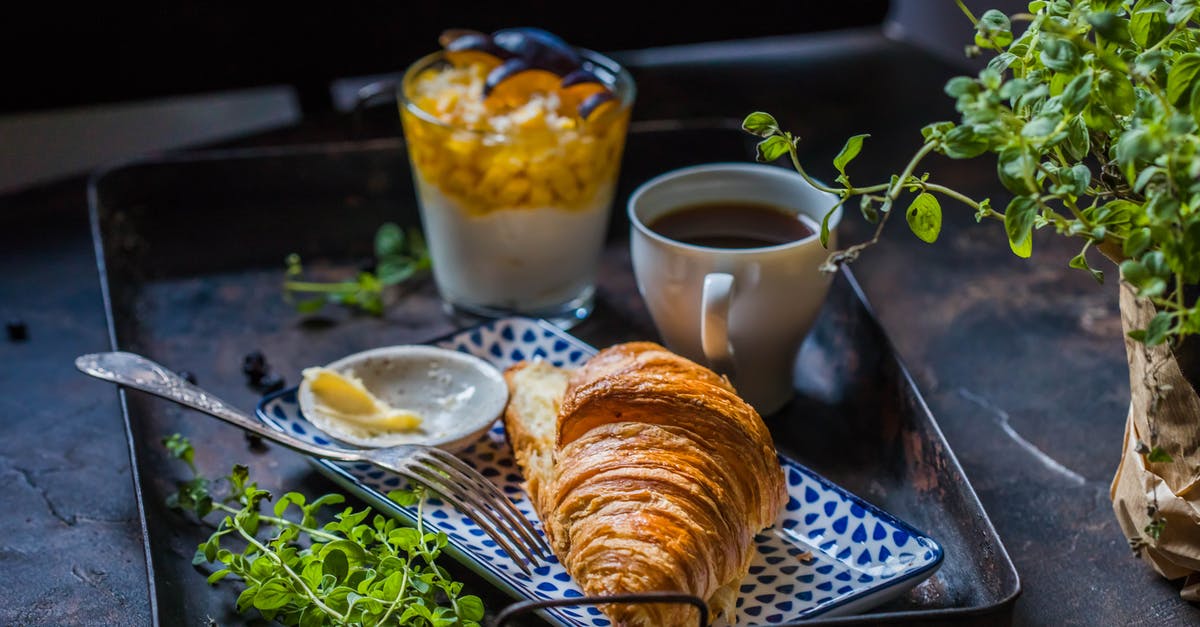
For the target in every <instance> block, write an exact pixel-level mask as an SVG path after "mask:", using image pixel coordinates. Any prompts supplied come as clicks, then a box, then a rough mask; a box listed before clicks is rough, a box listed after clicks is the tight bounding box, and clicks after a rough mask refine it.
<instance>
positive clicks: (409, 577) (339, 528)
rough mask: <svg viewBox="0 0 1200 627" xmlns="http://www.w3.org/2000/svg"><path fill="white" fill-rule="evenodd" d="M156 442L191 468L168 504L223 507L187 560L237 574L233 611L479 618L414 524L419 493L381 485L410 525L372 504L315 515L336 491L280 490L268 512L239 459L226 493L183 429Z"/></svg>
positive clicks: (447, 625)
mask: <svg viewBox="0 0 1200 627" xmlns="http://www.w3.org/2000/svg"><path fill="white" fill-rule="evenodd" d="M163 444H164V445H165V446H166V447H167V450H168V452H170V454H171V455H172V456H173V457H176V458H178V459H181V460H183V461H184V462H185V463H187V465H188V467H189V469H191V471H192V478H191V479H190V480H188V481H183V482H180V483H179V485H178V488H179V489H178V492H177V493H176V494H174V495H173V496H171V497H170V498H169V499H168V505H170V506H171V507H173V508H177V509H181V510H186V511H190V512H193V513H194V514H195V515H196V516H197V517H198V518H200V519H203V518H205V517H206V516H208V515H210V514H211V513H212V512H220V513H222V514H223V515H224V516H223V517H222V518H221V520H220V523H219V524H218V525H217V529H216V531H215V532H214V533H213V534H212V536H210V537H209V538H208V540H206V541H205V542H202V543H201V544H200V545H199V547H197V549H196V555H195V557H194V558H193V560H192V563H193V564H196V565H200V564H205V563H209V564H217V565H218V566H220V568H219V569H217V570H215V571H214V572H213V573H212V574H211V575H209V576H208V582H209V583H210V584H216V583H217V582H218V581H221V580H222V579H226V578H230V577H232V578H237V579H240V580H241V582H242V583H243V584H244V586H245V587H244V588H243V589H242V591H241V593H240V594H239V595H238V597H237V609H238V611H239V612H247V611H250V610H251V609H252V608H253V609H257V610H258V611H259V613H261V614H262V616H263V617H264V618H266V619H267V620H275V621H278V622H280V623H282V624H284V625H300V626H302V627H317V626H321V625H401V626H412V627H452V626H461V627H477V626H478V625H479V622H480V621H481V620H483V616H484V609H483V602H482V601H481V600H480V599H479V597H477V596H473V595H466V594H462V590H463V584H462V583H460V582H457V581H454V579H453V578H452V577H451V576H450V574H449V573H447V572H446V570H445V569H443V568H442V567H441V566H439V565H438V564H437V560H438V558H439V556H440V555H441V552H442V549H443V548H445V546H446V543H447V537H446V535H445V534H444V533H441V532H433V531H427V530H426V529H425V528H424V526H423V524H422V523H421V520H422V517H421V504H422V503H423V500H422V499H421V496H420V495H419V494H417V493H414V492H410V491H406V490H396V491H393V492H390V493H389V494H388V498H391V499H393V500H395V501H397V502H398V503H400V504H402V505H412V504H414V503H416V504H417V511H418V515H417V526H416V528H412V527H402V526H399V525H398V524H397V522H396V520H395V519H393V518H388V517H385V516H383V515H380V514H375V515H374V516H373V517H371V513H372V510H371V509H370V508H366V509H362V510H359V511H355V510H354V509H353V508H350V507H347V508H345V509H344V510H342V511H341V512H339V513H337V514H335V515H334V516H333V517H332V520H330V521H328V522H326V523H324V524H321V523H320V522H319V520H320V519H322V518H323V516H322V514H323V512H322V509H323V508H325V507H327V506H332V505H338V504H341V503H343V502H344V501H345V497H344V496H342V495H340V494H326V495H324V496H322V497H320V498H317V499H315V500H313V501H311V502H309V501H308V500H307V499H306V498H305V496H304V495H303V494H300V493H298V492H288V493H287V494H284V495H283V497H282V498H280V499H279V501H278V502H276V503H275V505H274V507H273V508H271V510H270V512H271V513H270V514H268V513H263V511H262V505H263V504H264V503H266V502H268V501H270V500H271V494H270V493H269V492H267V491H266V490H263V489H260V488H259V487H258V485H257V484H256V483H254V482H252V481H250V477H249V472H248V470H247V469H246V467H245V466H242V465H236V466H234V467H233V470H232V472H230V474H229V475H228V476H227V477H225V479H224V482H223V483H224V484H226V487H227V493H226V494H225V495H224V496H219V495H215V494H214V493H213V492H212V491H211V488H212V486H213V484H214V482H212V481H210V480H209V479H207V478H205V477H204V476H202V475H200V474H199V473H198V472H197V471H196V467H195V464H194V460H193V457H194V452H193V449H192V446H191V443H190V442H188V440H187V439H186V438H184V437H182V436H180V435H179V434H175V435H172V436H170V437H167V438H164V439H163ZM289 513H290V515H291V517H290V518H289V517H288V514H289ZM272 514H273V515H272ZM368 517H371V520H370V522H367V519H368ZM324 518H328V517H327V516H326V517H324Z"/></svg>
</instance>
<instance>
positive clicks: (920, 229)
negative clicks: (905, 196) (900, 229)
mask: <svg viewBox="0 0 1200 627" xmlns="http://www.w3.org/2000/svg"><path fill="white" fill-rule="evenodd" d="M905 218H907V219H908V228H910V229H912V232H913V234H914V235H916V236H917V237H918V238H920V239H921V241H923V242H925V243H927V244H932V243H934V242H936V241H937V238H938V234H939V233H941V231H942V205H941V203H939V202H938V199H937V197H936V196H934V195H933V194H929V193H921V194H920V195H918V196H917V197H916V198H914V199H913V201H912V204H910V205H909V206H908V211H907V212H905Z"/></svg>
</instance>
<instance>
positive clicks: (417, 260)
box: [283, 222, 431, 316]
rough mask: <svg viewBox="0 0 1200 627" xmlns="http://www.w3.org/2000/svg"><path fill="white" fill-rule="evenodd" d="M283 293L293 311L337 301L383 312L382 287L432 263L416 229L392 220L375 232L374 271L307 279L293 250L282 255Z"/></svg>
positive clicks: (317, 308)
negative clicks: (325, 279) (348, 276)
mask: <svg viewBox="0 0 1200 627" xmlns="http://www.w3.org/2000/svg"><path fill="white" fill-rule="evenodd" d="M285 264H286V266H287V267H286V270H285V276H284V281H283V292H284V297H285V298H286V299H287V300H288V301H289V302H291V303H292V304H293V305H294V306H295V308H296V311H297V312H299V313H302V314H313V313H317V312H318V311H320V310H321V309H322V308H324V307H325V305H328V304H337V305H344V306H347V307H351V308H357V309H359V310H362V311H365V312H367V313H370V314H373V315H376V316H379V315H382V314H383V308H384V301H383V293H384V289H385V288H387V287H390V286H393V285H399V284H400V283H403V282H405V281H407V280H409V279H411V278H413V277H415V276H417V275H419V274H420V273H422V272H424V271H426V270H428V269H429V268H430V265H431V261H430V258H429V249H428V247H427V246H426V245H425V238H424V237H422V236H421V231H420V230H419V229H415V228H414V229H409V230H408V231H407V232H405V231H404V230H403V229H401V228H400V227H399V226H398V225H396V224H393V223H391V222H388V223H385V224H384V225H382V226H380V227H379V230H378V231H377V232H376V233H375V263H374V271H373V272H368V271H365V270H364V271H360V272H359V273H358V274H357V275H356V276H355V278H354V279H353V280H345V281H331V282H322V281H306V280H304V265H303V263H302V262H301V259H300V255H298V254H296V253H292V254H290V255H288V256H287V259H285Z"/></svg>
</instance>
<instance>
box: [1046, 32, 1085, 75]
mask: <svg viewBox="0 0 1200 627" xmlns="http://www.w3.org/2000/svg"><path fill="white" fill-rule="evenodd" d="M1039 58H1040V59H1041V61H1042V64H1044V65H1045V66H1046V67H1047V68H1049V69H1051V70H1054V71H1055V72H1068V73H1070V72H1075V71H1076V70H1077V68H1078V65H1079V49H1078V48H1076V47H1075V44H1074V43H1071V40H1069V39H1065V38H1062V37H1054V36H1047V37H1046V38H1045V39H1044V40H1043V41H1042V52H1041V54H1040V57H1039Z"/></svg>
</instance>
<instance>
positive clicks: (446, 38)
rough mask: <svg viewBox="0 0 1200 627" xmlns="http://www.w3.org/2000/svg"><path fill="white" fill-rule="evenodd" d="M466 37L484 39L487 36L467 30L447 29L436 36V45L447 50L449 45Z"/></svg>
mask: <svg viewBox="0 0 1200 627" xmlns="http://www.w3.org/2000/svg"><path fill="white" fill-rule="evenodd" d="M467 35H482V36H484V37H487V36H488V35H487V33H481V32H479V31H477V30H471V29H469V28H447V29H446V30H444V31H442V34H441V35H438V45H439V46H441V47H443V48H449V47H450V44H452V43H454V42H455V41H456V40H457V39H459V38H460V37H465V36H467Z"/></svg>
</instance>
